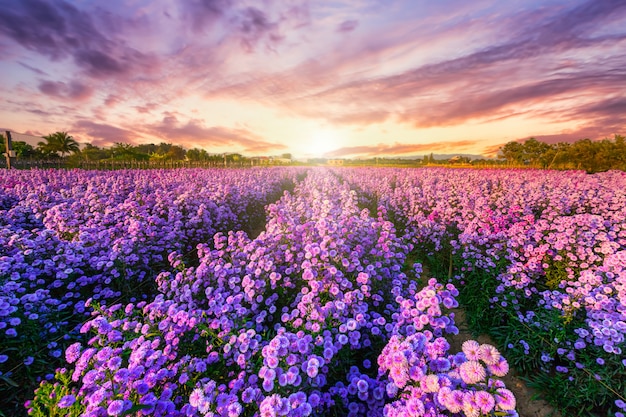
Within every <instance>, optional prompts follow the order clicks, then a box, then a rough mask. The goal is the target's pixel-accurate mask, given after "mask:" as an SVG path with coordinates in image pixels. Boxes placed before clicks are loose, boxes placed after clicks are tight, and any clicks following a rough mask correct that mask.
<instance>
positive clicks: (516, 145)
mask: <svg viewBox="0 0 626 417" xmlns="http://www.w3.org/2000/svg"><path fill="white" fill-rule="evenodd" d="M498 159H501V160H504V161H505V162H506V163H508V164H511V165H526V166H531V167H537V168H547V169H584V170H585V171H587V172H590V173H592V172H602V171H608V170H611V169H617V170H622V171H626V140H625V138H624V136H620V135H615V137H614V138H613V139H608V138H606V139H603V140H599V141H593V140H591V139H581V140H578V141H576V142H573V143H567V142H561V143H556V144H548V143H545V142H541V141H538V140H536V139H535V138H530V139H528V140H526V141H525V142H523V143H520V142H508V143H507V144H505V145H504V146H503V147H501V148H500V152H499V153H498Z"/></svg>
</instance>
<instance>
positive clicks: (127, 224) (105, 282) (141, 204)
mask: <svg viewBox="0 0 626 417" xmlns="http://www.w3.org/2000/svg"><path fill="white" fill-rule="evenodd" d="M297 175H299V172H298V171H295V170H289V169H284V168H283V169H280V168H277V169H272V170H271V171H263V170H169V171H168V170H150V171H119V172H115V173H110V172H97V171H79V170H75V171H60V170H59V171H57V170H45V171H44V170H31V171H3V172H2V173H1V178H0V405H1V406H0V408H2V409H12V408H13V406H12V405H11V404H12V403H15V402H17V401H20V402H22V403H23V401H24V400H23V396H24V395H32V389H34V387H35V386H36V384H37V379H40V378H42V377H46V376H47V377H48V378H51V377H52V376H53V375H52V373H53V371H54V368H55V367H57V366H59V365H60V364H61V363H62V362H63V358H62V356H63V350H64V349H65V347H67V346H68V345H69V344H71V343H72V342H73V341H74V340H78V339H80V337H81V336H80V335H79V333H78V328H79V327H80V324H81V323H82V322H83V321H84V320H86V319H88V318H89V317H90V312H91V307H90V306H88V305H86V300H87V299H88V298H91V299H92V300H94V301H96V302H98V303H103V304H112V303H114V302H120V301H123V302H128V301H131V300H133V301H134V302H136V301H137V300H142V299H145V300H150V299H151V298H153V297H154V293H155V289H156V284H155V277H156V276H157V275H158V273H159V272H161V271H162V270H163V269H164V268H167V267H169V262H168V259H167V257H168V255H169V254H170V253H171V252H172V251H179V252H180V253H183V254H185V256H186V258H187V259H189V261H192V262H194V261H195V262H197V259H194V257H195V246H196V245H197V244H198V243H201V242H207V241H210V240H211V239H212V237H213V235H214V234H215V233H216V232H218V231H228V230H232V229H235V230H236V229H239V228H242V227H248V228H249V229H252V230H250V232H254V228H258V227H259V226H261V227H262V225H263V223H264V222H265V211H264V207H263V206H264V204H267V203H268V202H271V201H276V199H278V198H280V196H281V195H282V192H283V191H284V190H285V189H289V188H291V187H292V186H293V183H294V182H295V180H296V177H297ZM77 326H78V327H77ZM29 387H30V391H31V392H30V394H28V389H29ZM16 388H17V389H16Z"/></svg>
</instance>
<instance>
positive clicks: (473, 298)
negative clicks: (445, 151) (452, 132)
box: [337, 169, 626, 416]
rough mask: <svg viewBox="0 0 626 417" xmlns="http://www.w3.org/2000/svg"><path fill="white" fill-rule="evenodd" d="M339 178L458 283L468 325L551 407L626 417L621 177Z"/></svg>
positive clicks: (391, 172)
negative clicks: (528, 378)
mask: <svg viewBox="0 0 626 417" xmlns="http://www.w3.org/2000/svg"><path fill="white" fill-rule="evenodd" d="M337 173H338V175H341V176H342V177H343V178H344V179H346V180H347V181H348V182H349V183H350V184H351V186H352V188H353V189H355V190H358V191H359V194H360V195H361V204H362V205H364V206H370V205H371V204H382V205H383V206H385V207H386V208H387V209H388V211H389V212H390V213H393V217H394V219H396V223H397V224H399V225H402V226H403V232H404V233H405V239H406V241H410V242H412V243H413V245H414V246H415V248H416V252H418V254H417V255H415V254H414V256H415V257H417V258H418V259H421V260H424V261H427V262H428V261H430V263H429V266H430V267H432V268H433V269H435V270H438V271H439V272H440V273H445V274H447V275H449V278H450V282H453V283H455V284H456V285H457V286H458V287H459V289H460V291H461V301H464V302H465V304H466V307H468V313H469V318H470V321H471V322H473V323H474V324H476V326H477V328H478V329H479V330H481V331H487V332H491V333H492V335H493V336H494V337H496V338H497V339H499V340H500V341H501V342H502V343H503V344H504V345H505V347H506V348H507V349H506V354H507V357H508V358H509V359H510V360H511V361H513V362H514V363H515V364H516V365H517V366H518V367H520V368H522V369H524V370H526V371H527V372H528V373H529V374H531V375H534V376H533V378H534V381H535V384H536V385H538V386H541V387H543V388H544V389H545V391H546V392H547V394H548V398H549V399H550V400H551V401H553V402H554V403H555V404H556V405H558V406H559V407H561V408H563V409H564V410H565V411H566V413H567V414H571V413H575V412H576V413H582V414H581V415H586V413H588V412H590V410H589V407H591V408H595V409H597V410H600V412H602V413H606V414H609V415H617V416H623V415H624V413H626V408H625V407H626V402H625V401H626V384H625V383H624V382H623V381H626V371H625V369H626V360H625V359H624V355H623V352H624V351H626V341H625V336H626V222H625V219H626V191H625V190H626V175H625V174H624V173H623V172H606V173H600V174H595V175H586V174H584V173H582V172H573V171H570V172H554V171H534V170H516V171H504V170H491V171H490V170H482V171H476V170H442V169H427V170H415V171H407V170H398V169H387V170H376V174H375V175H373V173H372V171H371V170H368V169H363V170H338V171H337ZM489 310H490V313H489V314H485V311H489ZM537 371H541V372H539V373H537ZM550 393H551V394H550ZM564 393H567V394H568V395H563V394H564Z"/></svg>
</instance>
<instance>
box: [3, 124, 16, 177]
mask: <svg viewBox="0 0 626 417" xmlns="http://www.w3.org/2000/svg"><path fill="white" fill-rule="evenodd" d="M4 148H5V149H6V158H7V169H11V167H12V164H13V161H15V151H14V150H13V140H12V139H11V131H10V130H7V131H6V137H5V138H4Z"/></svg>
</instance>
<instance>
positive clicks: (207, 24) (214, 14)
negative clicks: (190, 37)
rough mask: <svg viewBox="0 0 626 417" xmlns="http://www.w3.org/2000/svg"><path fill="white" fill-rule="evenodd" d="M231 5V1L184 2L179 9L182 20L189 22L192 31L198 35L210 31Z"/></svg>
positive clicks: (187, 0)
mask: <svg viewBox="0 0 626 417" xmlns="http://www.w3.org/2000/svg"><path fill="white" fill-rule="evenodd" d="M232 4H233V2H232V1H231V0H184V1H181V2H179V7H180V8H181V11H182V16H183V19H184V20H188V21H191V27H192V29H193V31H194V32H196V33H198V32H203V31H206V30H207V29H211V28H212V26H213V25H214V24H215V22H216V21H218V20H219V19H220V18H221V17H222V16H223V15H224V14H225V12H226V11H227V10H229V9H230V8H231V7H232Z"/></svg>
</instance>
